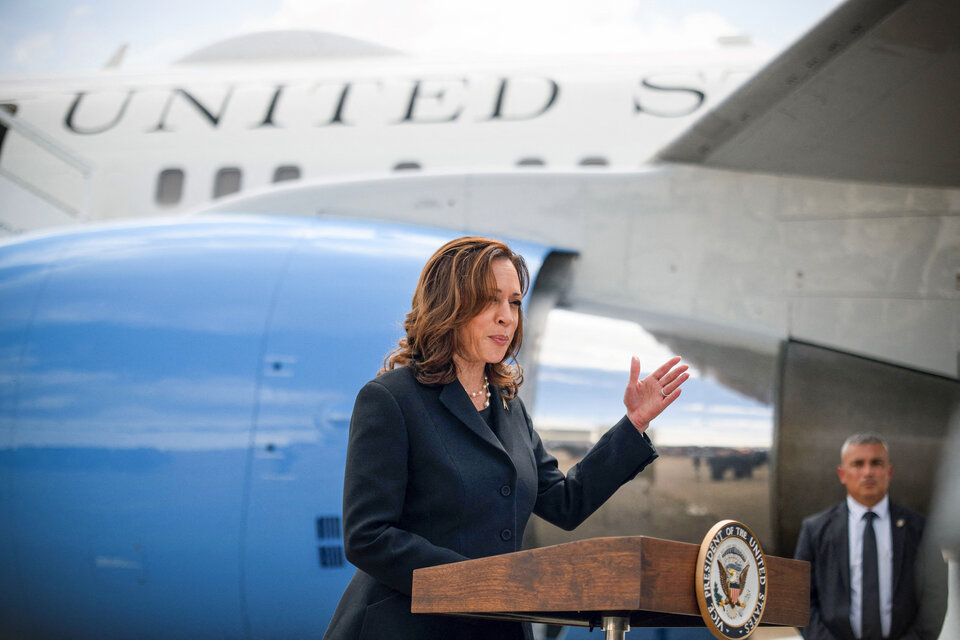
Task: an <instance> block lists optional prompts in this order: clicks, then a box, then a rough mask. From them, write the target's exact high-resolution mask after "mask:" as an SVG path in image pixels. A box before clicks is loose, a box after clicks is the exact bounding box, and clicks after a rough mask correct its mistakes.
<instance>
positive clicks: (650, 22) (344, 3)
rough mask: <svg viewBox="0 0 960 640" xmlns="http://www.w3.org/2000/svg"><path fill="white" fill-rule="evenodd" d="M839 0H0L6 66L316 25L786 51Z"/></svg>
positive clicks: (147, 64)
mask: <svg viewBox="0 0 960 640" xmlns="http://www.w3.org/2000/svg"><path fill="white" fill-rule="evenodd" d="M837 4H839V2H838V0H804V1H803V2H798V1H797V0H727V1H723V2H721V1H719V0H713V1H711V0H597V1H595V2H586V1H584V0H484V1H483V2H476V1H473V2H467V1H465V0H232V1H231V2H229V3H226V2H217V1H211V2H204V1H201V2H198V1H197V0H164V1H163V2H156V1H153V0H151V1H149V2H145V1H143V0H0V74H2V75H11V74H12V75H20V74H31V75H32V74H47V73H72V72H82V71H94V70H97V69H99V68H102V67H103V66H104V65H105V64H106V62H107V61H108V60H110V59H111V57H112V56H113V55H114V53H116V52H117V50H118V49H119V48H120V47H121V46H122V45H124V44H126V45H127V50H126V53H125V56H124V59H123V65H122V66H123V67H124V68H129V69H137V68H152V67H158V66H164V65H166V64H168V63H171V62H174V61H175V60H177V59H179V58H181V57H183V56H185V55H187V54H189V53H190V52H192V51H194V50H196V49H198V48H200V47H203V46H205V45H208V44H211V43H213V42H216V41H218V40H222V39H224V38H229V37H233V36H236V35H241V34H244V33H250V32H255V31H263V30H276V29H315V30H321V31H328V32H332V33H337V34H341V35H347V36H352V37H356V38H361V39H364V40H369V41H372V42H375V43H377V44H381V45H385V46H389V47H393V48H396V49H400V50H402V51H406V52H410V53H417V54H428V55H429V54H438V55H449V54H467V55H471V54H531V53H544V54H554V53H572V54H587V53H624V52H627V53H629V52H635V51H637V52H639V51H651V50H678V49H687V50H699V49H704V48H709V47H711V46H715V43H716V40H717V38H718V37H724V36H748V37H749V38H750V39H751V42H752V43H753V44H754V46H756V47H758V48H763V49H765V50H766V49H769V50H770V52H771V54H772V53H774V52H776V51H779V50H782V49H783V48H785V47H786V46H787V45H788V44H790V43H791V42H792V41H794V40H795V39H796V38H797V37H799V36H800V35H802V34H803V33H804V32H805V31H806V30H807V29H809V28H810V27H812V26H813V25H814V24H816V23H817V22H818V21H819V20H820V18H822V17H823V16H824V15H826V14H827V13H829V12H830V11H831V10H832V9H833V8H834V7H835V6H836V5H837Z"/></svg>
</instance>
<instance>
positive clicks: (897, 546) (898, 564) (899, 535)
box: [890, 502, 907, 594]
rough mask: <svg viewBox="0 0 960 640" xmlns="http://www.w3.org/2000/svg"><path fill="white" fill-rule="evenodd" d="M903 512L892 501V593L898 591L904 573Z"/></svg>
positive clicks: (905, 533) (904, 539)
mask: <svg viewBox="0 0 960 640" xmlns="http://www.w3.org/2000/svg"><path fill="white" fill-rule="evenodd" d="M903 522H904V519H903V514H901V513H900V508H899V507H898V506H897V505H895V504H893V503H892V502H891V503H890V534H891V541H892V544H893V549H891V551H893V584H892V585H891V593H894V594H895V593H896V592H897V585H898V584H900V576H901V574H902V573H903V555H904V553H903V549H904V545H905V544H906V535H907V532H906V527H904V526H903Z"/></svg>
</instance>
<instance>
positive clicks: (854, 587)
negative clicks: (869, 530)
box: [847, 495, 893, 638]
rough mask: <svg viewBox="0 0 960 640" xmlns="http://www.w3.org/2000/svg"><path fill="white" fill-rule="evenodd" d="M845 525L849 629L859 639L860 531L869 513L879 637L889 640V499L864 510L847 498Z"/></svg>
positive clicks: (861, 577) (860, 588)
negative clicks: (877, 580)
mask: <svg viewBox="0 0 960 640" xmlns="http://www.w3.org/2000/svg"><path fill="white" fill-rule="evenodd" d="M847 510H848V511H849V512H850V516H849V518H850V519H849V520H848V521H847V531H848V535H849V542H848V544H849V547H848V548H849V549H850V626H851V627H852V628H853V635H854V636H855V637H857V638H859V637H860V636H861V634H862V631H863V624H862V620H861V617H862V614H863V528H864V526H865V524H866V523H865V521H864V519H863V516H864V514H866V513H867V511H873V512H874V513H875V514H877V517H876V518H874V520H873V531H874V533H875V534H876V536H877V571H878V573H879V578H880V626H881V628H882V631H883V637H884V638H887V637H889V636H890V617H891V611H892V609H893V534H892V533H891V529H890V499H889V496H883V499H882V500H881V501H880V502H878V503H877V504H875V505H873V507H872V508H870V509H868V508H867V507H865V506H863V505H862V504H860V503H859V502H857V501H856V500H854V499H853V498H851V497H850V496H849V495H848V496H847Z"/></svg>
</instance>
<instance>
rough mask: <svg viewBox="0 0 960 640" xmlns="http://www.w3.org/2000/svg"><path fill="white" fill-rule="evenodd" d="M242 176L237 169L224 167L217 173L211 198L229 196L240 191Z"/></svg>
mask: <svg viewBox="0 0 960 640" xmlns="http://www.w3.org/2000/svg"><path fill="white" fill-rule="evenodd" d="M242 181H243V174H242V173H241V172H240V169H238V168H237V167H224V168H223V169H220V171H217V179H216V182H215V183H214V185H213V197H214V198H219V197H221V196H226V195H230V194H231V193H236V192H237V191H240V186H241V184H242Z"/></svg>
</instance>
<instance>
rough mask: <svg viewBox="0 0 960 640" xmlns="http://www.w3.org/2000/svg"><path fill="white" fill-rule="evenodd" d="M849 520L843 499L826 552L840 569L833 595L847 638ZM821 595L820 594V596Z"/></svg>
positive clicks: (848, 612) (832, 523)
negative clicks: (835, 592) (838, 585)
mask: <svg viewBox="0 0 960 640" xmlns="http://www.w3.org/2000/svg"><path fill="white" fill-rule="evenodd" d="M849 522H850V510H849V509H847V503H846V500H844V501H843V502H842V503H841V505H840V508H839V509H837V510H836V512H835V515H834V517H833V519H832V522H831V523H830V525H829V526H830V532H829V536H828V539H829V541H830V542H829V544H830V547H832V549H831V553H829V554H827V557H832V558H836V562H837V565H838V567H837V568H838V569H839V570H840V593H838V594H835V597H836V598H837V599H838V600H839V601H840V607H839V609H840V612H841V615H840V616H838V617H840V618H841V619H843V620H844V621H846V622H845V629H847V630H849V633H848V634H846V635H847V636H848V637H849V638H853V637H854V636H853V628H852V627H850V623H849V618H850V532H849V529H850V527H849ZM821 597H822V596H821Z"/></svg>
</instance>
